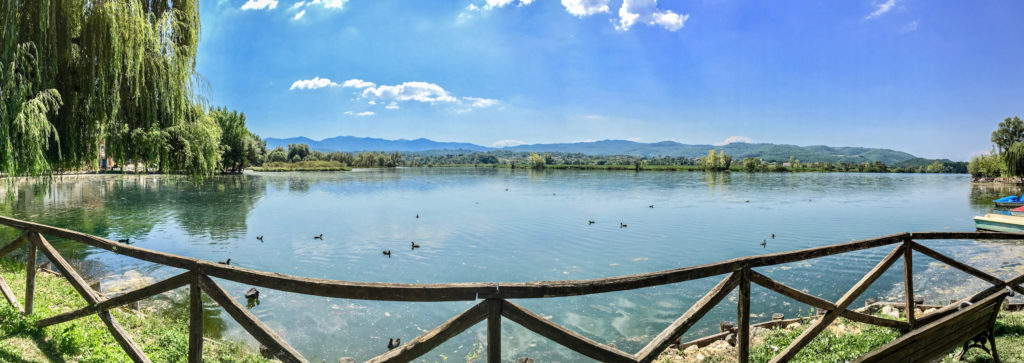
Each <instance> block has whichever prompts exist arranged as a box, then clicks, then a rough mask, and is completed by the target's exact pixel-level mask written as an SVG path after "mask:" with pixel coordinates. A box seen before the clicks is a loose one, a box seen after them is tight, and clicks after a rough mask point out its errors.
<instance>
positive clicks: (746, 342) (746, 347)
mask: <svg viewBox="0 0 1024 363" xmlns="http://www.w3.org/2000/svg"><path fill="white" fill-rule="evenodd" d="M736 315H737V316H736V327H737V329H736V358H737V359H738V360H739V363H747V362H749V361H750V269H749V268H745V269H743V270H742V271H740V286H739V301H737V302H736Z"/></svg>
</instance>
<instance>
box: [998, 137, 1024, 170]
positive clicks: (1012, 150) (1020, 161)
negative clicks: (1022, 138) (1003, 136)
mask: <svg viewBox="0 0 1024 363" xmlns="http://www.w3.org/2000/svg"><path fill="white" fill-rule="evenodd" d="M1002 160H1003V164H1004V165H1005V167H1006V174H1007V175H1009V176H1017V177H1019V176H1024V142H1015V143H1013V145H1010V147H1009V148H1007V149H1006V150H1005V151H1004V152H1003V154H1002Z"/></svg>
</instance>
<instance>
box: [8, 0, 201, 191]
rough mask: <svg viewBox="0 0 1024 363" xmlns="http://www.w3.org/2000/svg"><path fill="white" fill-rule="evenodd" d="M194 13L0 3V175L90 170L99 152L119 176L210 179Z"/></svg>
mask: <svg viewBox="0 0 1024 363" xmlns="http://www.w3.org/2000/svg"><path fill="white" fill-rule="evenodd" d="M196 3H197V1H196V0H173V1H172V0H118V1H88V0H62V1H43V0H0V17H2V19H0V104H2V105H0V133H2V134H0V140H4V141H3V143H2V144H0V149H2V150H0V172H3V173H7V174H12V175H39V174H43V173H48V172H49V171H51V170H55V169H78V168H81V167H83V166H91V165H95V164H94V163H95V161H96V160H97V158H98V157H99V146H100V144H101V143H102V144H104V145H105V150H106V153H107V156H110V157H113V158H114V159H115V160H116V161H118V163H119V164H129V163H136V164H141V165H145V166H147V167H148V166H150V165H158V166H159V168H160V169H161V170H166V171H174V172H184V173H188V174H192V175H199V176H201V175H209V174H211V173H213V172H214V171H215V170H216V164H217V162H218V160H217V158H219V150H218V148H217V147H216V146H217V144H218V143H219V140H217V138H218V137H219V136H220V134H221V133H220V131H219V130H217V131H215V130H213V129H212V128H210V127H209V126H210V125H209V123H208V120H207V119H206V117H205V116H204V115H203V113H204V112H203V109H204V108H205V107H200V106H199V105H198V104H199V103H200V102H201V100H200V98H199V97H198V96H196V95H195V94H194V90H196V89H200V88H201V85H199V84H197V82H196V80H197V79H198V75H197V74H196V72H195V57H196V50H197V47H198V44H199V28H200V23H199V11H198V9H197V4H196ZM214 124H215V123H214ZM210 145H213V146H214V147H213V148H210V147H209V146H210Z"/></svg>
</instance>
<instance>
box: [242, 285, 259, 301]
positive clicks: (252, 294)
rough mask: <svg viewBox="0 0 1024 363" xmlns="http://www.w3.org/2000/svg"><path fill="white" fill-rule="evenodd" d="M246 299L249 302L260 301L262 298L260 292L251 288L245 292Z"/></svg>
mask: <svg viewBox="0 0 1024 363" xmlns="http://www.w3.org/2000/svg"><path fill="white" fill-rule="evenodd" d="M245 298H246V299H249V300H256V299H259V298H260V290H256V288H255V287H250V288H249V290H248V291H246V292H245Z"/></svg>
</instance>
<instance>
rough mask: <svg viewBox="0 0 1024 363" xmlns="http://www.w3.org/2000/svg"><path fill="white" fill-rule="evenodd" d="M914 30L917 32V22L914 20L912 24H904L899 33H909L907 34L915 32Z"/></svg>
mask: <svg viewBox="0 0 1024 363" xmlns="http://www.w3.org/2000/svg"><path fill="white" fill-rule="evenodd" d="M915 30H917V20H914V21H912V22H909V23H906V24H904V25H903V27H902V28H900V31H901V32H904V33H909V32H912V31H915Z"/></svg>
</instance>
